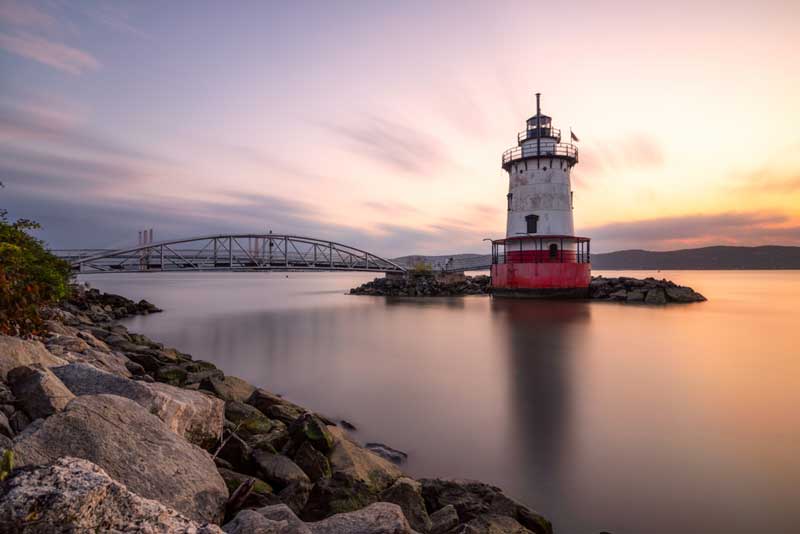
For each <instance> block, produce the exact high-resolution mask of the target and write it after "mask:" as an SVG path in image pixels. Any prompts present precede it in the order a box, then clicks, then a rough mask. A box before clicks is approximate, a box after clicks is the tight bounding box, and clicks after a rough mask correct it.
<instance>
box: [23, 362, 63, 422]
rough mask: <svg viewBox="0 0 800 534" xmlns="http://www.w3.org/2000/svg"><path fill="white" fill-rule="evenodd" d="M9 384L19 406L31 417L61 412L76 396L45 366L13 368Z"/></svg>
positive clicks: (47, 415)
mask: <svg viewBox="0 0 800 534" xmlns="http://www.w3.org/2000/svg"><path fill="white" fill-rule="evenodd" d="M7 380H8V385H9V386H11V391H12V392H13V393H14V396H15V397H16V398H17V406H18V408H21V409H22V410H24V411H25V413H26V414H27V415H28V417H30V418H31V419H39V418H44V417H49V416H51V415H53V414H54V413H56V412H60V411H61V410H63V409H64V407H65V406H66V405H67V404H68V403H69V401H71V400H72V399H73V398H74V397H75V396H74V395H73V394H72V393H71V392H70V390H69V389H67V387H66V386H65V385H64V384H63V383H61V380H59V379H58V377H57V376H56V375H54V374H53V373H52V372H51V371H50V370H49V369H47V368H45V367H39V366H37V367H34V366H22V367H17V368H15V369H12V370H11V371H9V372H8V376H7Z"/></svg>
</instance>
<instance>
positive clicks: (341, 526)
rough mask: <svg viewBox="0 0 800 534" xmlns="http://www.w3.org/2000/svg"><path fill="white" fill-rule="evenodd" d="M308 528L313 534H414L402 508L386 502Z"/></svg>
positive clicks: (339, 515)
mask: <svg viewBox="0 0 800 534" xmlns="http://www.w3.org/2000/svg"><path fill="white" fill-rule="evenodd" d="M307 526H308V528H309V529H310V530H311V532H312V534H353V533H360V534H414V531H413V530H411V527H410V526H409V524H408V521H406V518H405V516H404V515H403V511H402V510H401V509H400V507H399V506H397V505H396V504H391V503H386V502H377V503H375V504H371V505H369V506H367V507H366V508H362V509H361V510H356V511H354V512H347V513H342V514H336V515H334V516H331V517H329V518H327V519H323V520H322V521H318V522H316V523H308V524H307Z"/></svg>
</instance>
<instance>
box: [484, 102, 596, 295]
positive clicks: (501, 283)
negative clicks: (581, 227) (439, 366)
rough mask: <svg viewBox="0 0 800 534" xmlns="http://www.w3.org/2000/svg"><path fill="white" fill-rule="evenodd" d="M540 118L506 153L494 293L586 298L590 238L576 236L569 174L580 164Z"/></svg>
mask: <svg viewBox="0 0 800 534" xmlns="http://www.w3.org/2000/svg"><path fill="white" fill-rule="evenodd" d="M540 96H541V95H540V93H536V115H534V116H533V117H531V118H529V119H528V120H527V123H526V127H525V129H524V130H523V131H522V132H520V133H519V134H518V136H517V146H515V147H513V148H510V149H508V150H506V151H505V152H504V153H503V159H502V167H503V170H504V171H506V172H507V173H508V195H507V208H508V215H507V222H506V237H505V239H498V240H495V241H492V292H493V294H495V295H497V296H513V297H577V298H580V297H585V296H587V293H588V288H589V282H590V280H591V263H590V258H589V253H590V248H589V238H587V237H578V236H576V235H575V229H574V224H573V220H572V212H573V210H574V204H573V200H574V198H573V193H572V186H571V183H570V172H571V171H572V168H573V167H574V166H575V165H576V164H577V163H578V148H577V147H576V146H575V145H574V144H572V141H573V140H576V139H577V138H575V136H574V135H573V134H572V132H571V131H570V139H569V141H570V142H568V143H562V142H561V131H560V130H558V129H557V128H554V127H553V125H552V118H551V117H548V116H547V115H544V114H542V111H541V107H540V106H541V102H540Z"/></svg>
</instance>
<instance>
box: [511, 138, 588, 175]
mask: <svg viewBox="0 0 800 534" xmlns="http://www.w3.org/2000/svg"><path fill="white" fill-rule="evenodd" d="M532 158H563V159H566V160H569V162H570V163H571V164H575V163H577V162H578V147H576V146H575V145H573V144H572V143H541V144H528V145H522V146H515V147H514V148H509V149H508V150H506V151H505V152H503V169H505V170H508V167H509V166H510V165H511V164H512V163H514V162H515V161H519V160H523V159H532Z"/></svg>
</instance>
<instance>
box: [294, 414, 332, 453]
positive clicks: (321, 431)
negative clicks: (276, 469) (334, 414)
mask: <svg viewBox="0 0 800 534" xmlns="http://www.w3.org/2000/svg"><path fill="white" fill-rule="evenodd" d="M289 439H290V445H289V447H290V448H292V449H295V448H297V447H299V446H300V444H302V443H310V444H311V445H312V446H313V447H314V448H315V449H317V450H318V451H320V452H322V453H325V454H327V453H329V452H330V451H331V449H332V448H333V435H331V433H330V431H329V430H328V428H327V427H326V426H325V423H323V422H322V421H321V420H320V418H319V417H317V416H315V415H312V414H310V413H305V414H303V415H301V416H300V417H298V418H297V419H295V420H294V421H293V422H292V424H291V425H289Z"/></svg>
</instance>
